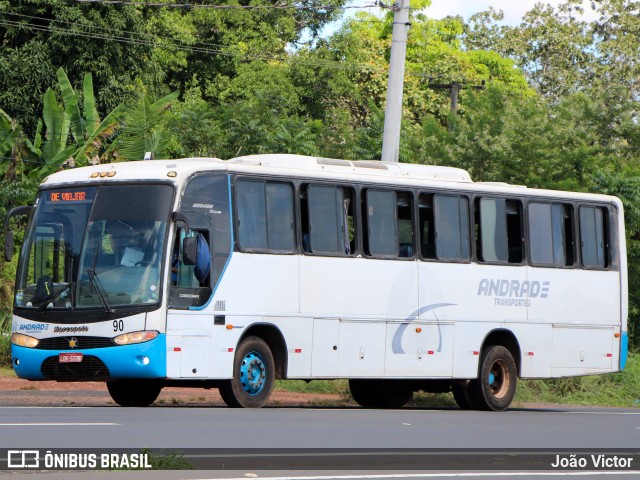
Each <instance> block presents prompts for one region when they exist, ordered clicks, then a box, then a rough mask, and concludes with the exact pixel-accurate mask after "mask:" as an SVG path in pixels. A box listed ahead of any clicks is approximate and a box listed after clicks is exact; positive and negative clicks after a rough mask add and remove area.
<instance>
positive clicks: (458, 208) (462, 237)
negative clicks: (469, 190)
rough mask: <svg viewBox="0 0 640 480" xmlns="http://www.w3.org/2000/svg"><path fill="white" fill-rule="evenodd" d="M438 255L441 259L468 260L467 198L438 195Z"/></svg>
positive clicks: (435, 198)
mask: <svg viewBox="0 0 640 480" xmlns="http://www.w3.org/2000/svg"><path fill="white" fill-rule="evenodd" d="M434 203H435V216H436V218H435V224H436V255H437V257H438V258H440V259H445V260H446V259H461V260H466V259H468V258H469V255H470V247H469V203H468V201H467V199H466V198H463V197H458V196H448V195H436V196H435V197H434Z"/></svg>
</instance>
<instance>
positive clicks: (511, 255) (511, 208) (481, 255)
mask: <svg viewBox="0 0 640 480" xmlns="http://www.w3.org/2000/svg"><path fill="white" fill-rule="evenodd" d="M476 213H477V215H479V217H478V216H477V217H476V222H477V232H478V233H477V243H478V259H479V260H480V261H483V262H509V263H522V260H523V242H522V207H521V204H520V202H518V201H515V200H506V199H503V198H481V199H480V200H479V201H478V210H477V212H476Z"/></svg>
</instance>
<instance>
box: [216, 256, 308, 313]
mask: <svg viewBox="0 0 640 480" xmlns="http://www.w3.org/2000/svg"><path fill="white" fill-rule="evenodd" d="M298 261H299V257H298V255H263V254H250V253H239V252H235V253H234V254H233V256H232V257H231V259H230V260H229V264H228V265H227V268H226V270H225V273H224V276H223V278H222V279H221V281H220V284H219V285H218V288H217V290H216V293H215V298H214V299H213V301H212V303H217V302H224V305H225V308H226V311H227V312H228V314H229V315H259V316H287V315H297V314H298V313H299V312H300V308H299V300H298Z"/></svg>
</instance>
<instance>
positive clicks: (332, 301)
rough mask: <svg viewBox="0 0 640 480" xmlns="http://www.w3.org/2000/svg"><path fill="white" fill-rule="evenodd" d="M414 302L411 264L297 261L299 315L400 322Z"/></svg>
mask: <svg viewBox="0 0 640 480" xmlns="http://www.w3.org/2000/svg"><path fill="white" fill-rule="evenodd" d="M417 301H418V278H417V262H415V261H397V260H373V259H365V258H334V257H312V256H301V257H300V310H301V312H302V313H303V314H304V315H307V316H312V317H315V318H322V317H326V318H336V317H338V318H341V319H348V320H352V319H362V320H375V321H382V322H385V321H387V320H390V319H397V320H404V319H405V318H407V316H408V315H410V314H411V313H412V312H414V311H415V310H416V309H417V303H418V302H417ZM383 353H384V352H383Z"/></svg>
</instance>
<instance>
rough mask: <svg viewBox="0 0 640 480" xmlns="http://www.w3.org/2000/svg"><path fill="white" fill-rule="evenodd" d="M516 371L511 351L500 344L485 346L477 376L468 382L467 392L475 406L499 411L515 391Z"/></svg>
mask: <svg viewBox="0 0 640 480" xmlns="http://www.w3.org/2000/svg"><path fill="white" fill-rule="evenodd" d="M517 377H518V373H517V370H516V362H515V361H514V360H513V356H512V355H511V352H509V350H507V349H506V348H505V347H503V346H501V345H491V346H489V347H487V349H486V350H485V352H484V354H483V355H482V361H481V362H480V368H479V370H478V378H477V379H475V380H471V381H470V382H469V394H470V396H471V399H472V401H473V404H474V406H475V407H476V408H478V409H480V410H493V411H496V412H501V411H503V410H506V409H507V408H508V407H509V405H511V402H512V401H513V397H514V395H515V393H516V381H517Z"/></svg>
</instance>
